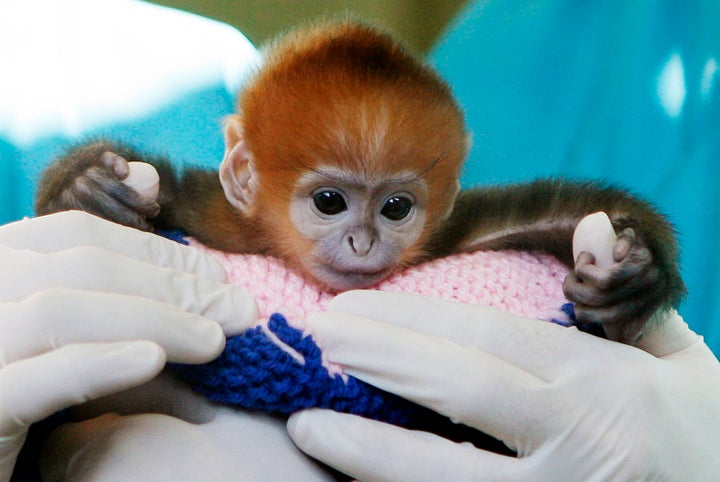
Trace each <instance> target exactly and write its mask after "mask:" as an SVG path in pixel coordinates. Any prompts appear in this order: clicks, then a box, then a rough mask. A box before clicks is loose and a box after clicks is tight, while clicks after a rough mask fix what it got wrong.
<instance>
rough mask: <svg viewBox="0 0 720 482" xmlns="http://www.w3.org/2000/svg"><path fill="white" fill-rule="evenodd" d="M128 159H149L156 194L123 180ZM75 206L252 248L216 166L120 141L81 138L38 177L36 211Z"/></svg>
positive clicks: (231, 247)
mask: <svg viewBox="0 0 720 482" xmlns="http://www.w3.org/2000/svg"><path fill="white" fill-rule="evenodd" d="M128 161H142V162H147V163H149V164H152V165H153V166H154V167H155V169H157V171H158V174H159V176H160V189H159V194H158V198H157V200H153V199H148V198H146V197H143V196H141V195H140V194H138V192H136V191H135V190H134V189H133V188H131V187H129V186H127V185H126V184H125V183H123V180H124V179H125V178H126V177H127V175H128V172H129V168H128ZM70 209H79V210H82V211H86V212H89V213H92V214H95V215H97V216H100V217H103V218H105V219H109V220H111V221H114V222H116V223H119V224H123V225H126V226H131V227H135V228H138V229H141V230H144V231H155V230H156V229H173V228H179V229H182V230H184V231H186V232H187V233H189V234H191V235H193V236H194V237H196V238H198V239H199V240H200V241H201V242H203V243H204V244H206V245H208V246H210V247H214V248H218V249H223V250H227V251H243V252H252V251H257V250H258V248H257V244H258V243H257V241H254V239H255V237H253V236H250V235H249V233H252V232H253V229H254V226H249V223H248V222H247V221H246V220H245V219H244V218H242V217H241V216H239V215H238V214H237V213H236V212H235V211H233V210H232V208H231V207H230V206H229V204H228V203H227V202H226V200H225V196H224V194H223V190H222V186H221V185H220V182H219V180H218V175H217V172H213V171H210V170H202V169H194V168H186V169H185V170H184V171H183V173H182V175H180V174H178V173H177V172H176V170H175V169H174V168H173V166H172V164H171V163H170V161H168V160H167V159H163V158H157V157H149V156H145V155H142V154H140V153H138V152H136V151H134V150H133V149H131V148H129V147H127V146H125V145H122V144H120V143H114V142H108V141H99V142H93V143H90V144H84V145H81V146H79V147H77V148H76V149H74V150H71V151H69V152H68V153H67V154H66V155H64V156H63V157H61V158H60V159H58V160H57V161H55V162H54V163H53V164H52V165H51V166H50V167H48V169H47V170H46V171H45V172H44V173H43V176H42V178H41V180H40V183H39V187H38V192H37V197H36V205H35V210H36V213H37V214H39V215H42V214H49V213H52V212H57V211H66V210H70Z"/></svg>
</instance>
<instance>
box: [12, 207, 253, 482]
mask: <svg viewBox="0 0 720 482" xmlns="http://www.w3.org/2000/svg"><path fill="white" fill-rule="evenodd" d="M0 265H1V266H2V270H0V356H1V357H2V358H1V359H0V363H1V365H0V480H7V479H9V477H10V475H11V473H12V470H13V466H14V463H15V458H16V456H17V453H18V451H19V450H20V448H21V447H22V445H23V441H24V439H25V437H26V433H27V428H28V426H29V425H30V424H32V423H33V422H36V421H38V420H40V419H43V418H44V417H46V416H48V415H50V414H52V413H54V412H56V411H58V410H60V409H63V408H65V407H68V406H71V405H75V404H78V403H81V402H84V401H86V400H89V399H95V398H98V397H101V396H103V395H106V394H110V393H114V392H118V391H121V390H124V389H126V388H128V387H133V386H137V385H139V384H142V383H143V382H146V381H148V380H150V379H152V378H153V377H155V375H157V374H158V373H159V372H160V371H161V369H162V368H163V366H164V364H165V361H166V359H167V360H170V361H175V362H185V363H202V362H206V361H209V360H211V359H213V358H214V357H215V356H217V354H218V353H219V352H220V351H221V350H222V348H223V346H224V341H225V336H224V334H225V335H231V334H236V333H239V332H240V331H242V330H244V329H246V328H247V327H248V326H250V325H251V324H252V323H253V322H255V321H256V319H257V313H258V312H257V307H256V305H255V302H254V300H253V299H252V297H251V296H250V295H249V294H248V293H247V292H245V291H243V290H240V289H238V288H234V287H231V286H228V285H224V284H222V283H221V281H222V280H223V279H224V271H223V269H222V268H221V267H220V265H219V264H218V263H216V262H215V261H214V260H211V259H210V258H208V257H206V256H205V255H202V254H200V253H199V252H197V251H196V250H193V249H190V248H186V247H184V246H181V245H179V244H177V243H174V242H171V241H167V240H165V239H162V238H160V237H158V236H154V235H150V234H146V233H141V232H139V231H136V230H132V229H128V228H124V227H121V226H119V225H116V224H112V223H109V222H107V221H103V220H101V219H99V218H96V217H94V216H91V215H89V214H85V213H80V212H67V213H61V214H56V215H52V216H46V217H42V218H36V219H32V220H23V221H19V222H17V223H13V224H9V225H6V226H2V227H0ZM223 332H224V334H223Z"/></svg>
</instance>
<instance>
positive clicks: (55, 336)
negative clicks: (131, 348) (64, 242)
mask: <svg viewBox="0 0 720 482" xmlns="http://www.w3.org/2000/svg"><path fill="white" fill-rule="evenodd" d="M248 325H249V320H248ZM0 333H3V336H4V339H3V340H2V342H0V346H1V347H2V361H3V362H4V363H5V364H10V363H13V362H14V361H17V360H21V359H24V358H29V357H31V356H34V355H38V354H40V353H45V352H48V351H51V350H53V349H55V348H57V347H60V346H65V345H71V344H74V343H86V342H114V341H123V340H128V339H134V340H137V339H142V340H150V341H154V342H155V343H157V344H159V345H160V346H162V347H163V349H164V350H165V352H166V353H167V356H168V359H169V360H170V361H174V362H180V363H205V362H208V361H210V360H212V359H213V358H215V357H216V356H217V355H218V354H219V353H220V352H221V351H222V349H223V347H224V345H225V337H224V335H223V332H222V330H221V327H220V325H218V324H217V323H215V322H214V321H211V320H208V319H206V318H203V317H202V316H200V315H197V314H194V313H188V312H185V311H182V310H180V309H178V308H176V307H175V306H172V305H170V304H166V303H161V302H158V301H154V300H150V299H146V298H138V297H130V296H125V295H118V294H106V293H97V292H87V291H76V290H67V289H62V288H57V289H52V290H48V291H42V292H40V293H38V294H36V295H33V296H31V297H30V298H27V299H25V300H23V301H21V302H19V303H0Z"/></svg>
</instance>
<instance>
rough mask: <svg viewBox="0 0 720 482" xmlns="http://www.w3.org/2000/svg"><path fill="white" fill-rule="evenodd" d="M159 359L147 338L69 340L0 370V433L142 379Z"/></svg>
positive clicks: (156, 369) (162, 361) (161, 362)
mask: <svg viewBox="0 0 720 482" xmlns="http://www.w3.org/2000/svg"><path fill="white" fill-rule="evenodd" d="M164 364H165V353H164V352H163V350H162V348H160V346H158V345H156V344H155V343H152V342H149V341H133V342H121V343H108V344H106V343H102V344H94V343H93V344H91V343H88V344H78V345H69V346H66V347H63V348H60V349H58V350H55V351H51V352H49V353H46V354H44V355H40V356H37V357H33V358H29V359H26V360H21V361H19V362H16V363H13V364H11V365H8V366H6V367H4V368H3V369H2V370H1V371H0V401H1V403H0V439H2V437H12V436H13V435H15V434H17V433H21V432H24V431H25V430H27V427H28V426H29V425H30V424H31V423H34V422H37V421H39V420H41V419H43V418H45V417H47V416H48V415H50V414H52V413H55V412H57V411H58V410H61V409H63V408H66V407H69V406H72V405H76V404H79V403H82V402H85V401H87V400H90V399H94V398H97V397H100V396H102V395H107V394H109V393H112V392H117V391H120V390H124V389H126V388H130V387H132V386H135V385H138V384H141V383H144V382H146V381H148V380H149V379H151V378H152V377H154V376H155V375H157V374H158V373H159V372H160V370H161V369H162V367H163V366H164Z"/></svg>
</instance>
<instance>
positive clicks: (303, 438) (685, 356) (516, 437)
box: [288, 292, 720, 481]
mask: <svg viewBox="0 0 720 482" xmlns="http://www.w3.org/2000/svg"><path fill="white" fill-rule="evenodd" d="M331 309H332V310H334V311H335V312H332V311H330V312H325V313H321V314H318V315H316V316H313V317H312V318H311V319H310V320H309V323H310V326H311V330H312V332H313V336H315V337H316V339H317V341H318V344H319V345H320V346H322V347H323V349H324V352H325V354H326V356H327V357H328V358H329V360H331V361H333V362H336V363H339V364H341V365H343V366H344V367H345V369H346V370H347V372H348V373H350V374H352V375H354V376H356V377H358V378H360V379H362V380H365V381H367V382H369V383H371V384H373V385H376V386H378V387H380V388H382V389H384V390H388V391H390V392H393V393H396V394H398V395H401V396H403V397H406V398H408V399H410V400H413V401H415V402H417V403H419V404H421V405H424V406H427V407H430V408H432V409H434V410H436V411H438V412H440V413H442V414H445V415H447V416H448V417H450V418H452V419H453V420H456V421H459V422H462V423H464V424H466V425H469V426H471V427H474V428H477V429H479V430H481V431H483V432H486V433H488V434H490V435H493V436H494V437H496V438H498V439H500V440H502V441H503V442H504V443H505V444H506V445H507V446H508V447H510V448H512V449H513V450H515V451H516V452H517V453H518V457H517V458H513V457H507V456H502V455H497V454H494V453H489V452H485V451H482V450H479V449H476V448H474V447H473V446H470V445H468V444H456V443H452V442H450V441H447V440H445V439H442V438H440V437H438V436H435V435H432V434H427V433H421V432H412V431H408V430H404V429H401V428H398V427H394V426H390V425H386V424H383V423H379V422H374V421H370V420H365V419H362V418H359V417H355V416H350V415H345V414H339V413H335V412H330V411H325V410H309V411H305V412H301V413H298V414H295V415H293V416H292V417H291V418H290V421H289V423H288V429H289V431H290V435H291V437H292V438H293V440H294V441H295V443H296V444H297V445H298V446H299V447H300V448H301V449H302V450H303V451H305V452H306V453H307V454H309V455H311V456H313V457H316V458H318V459H319V460H321V461H324V462H326V463H328V464H329V465H331V466H333V467H336V468H337V469H339V470H341V471H343V472H345V473H347V474H350V475H352V476H353V477H356V478H358V479H360V480H364V481H370V480H408V481H409V480H412V481H418V480H428V481H437V480H648V479H650V480H693V481H696V480H717V477H718V474H720V458H718V457H717V453H716V452H717V448H718V447H720V364H718V361H717V360H716V359H715V357H714V356H713V354H712V353H711V352H710V350H709V349H708V347H707V346H706V345H705V344H704V342H703V340H702V338H701V337H699V336H697V335H695V334H694V333H692V332H691V331H690V330H689V328H688V327H687V326H686V325H685V323H684V322H683V320H682V319H681V318H680V317H679V316H678V315H677V314H675V313H673V314H669V315H668V316H669V318H668V319H667V320H666V325H664V326H671V327H673V328H672V329H669V330H666V331H665V332H664V333H680V334H682V335H683V336H682V339H683V340H684V343H683V344H682V345H678V344H677V342H676V340H675V339H666V338H663V336H662V335H663V333H662V332H658V333H656V337H655V341H656V345H655V348H656V349H659V348H660V346H661V345H664V346H665V347H666V348H669V347H671V349H666V350H664V352H665V353H664V354H663V356H661V357H659V358H658V357H655V356H653V355H651V354H649V353H647V352H645V351H643V350H641V349H638V348H635V347H631V346H627V345H622V344H619V343H615V342H610V341H608V340H604V339H601V338H597V337H594V336H591V335H588V334H585V333H582V332H580V331H578V330H576V329H575V328H563V327H560V326H557V325H554V324H552V323H547V322H539V321H536V320H531V319H527V318H522V317H519V316H515V315H511V314H508V313H505V312H501V311H497V310H494V309H490V308H485V307H480V306H472V305H462V304H453V303H449V302H443V301H439V300H432V299H426V298H420V297H416V296H412V295H406V294H392V293H382V292H352V293H346V294H343V295H340V296H339V297H338V298H336V300H335V301H334V302H333V303H332V306H331ZM350 313H352V314H350ZM380 320H382V321H380Z"/></svg>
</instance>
